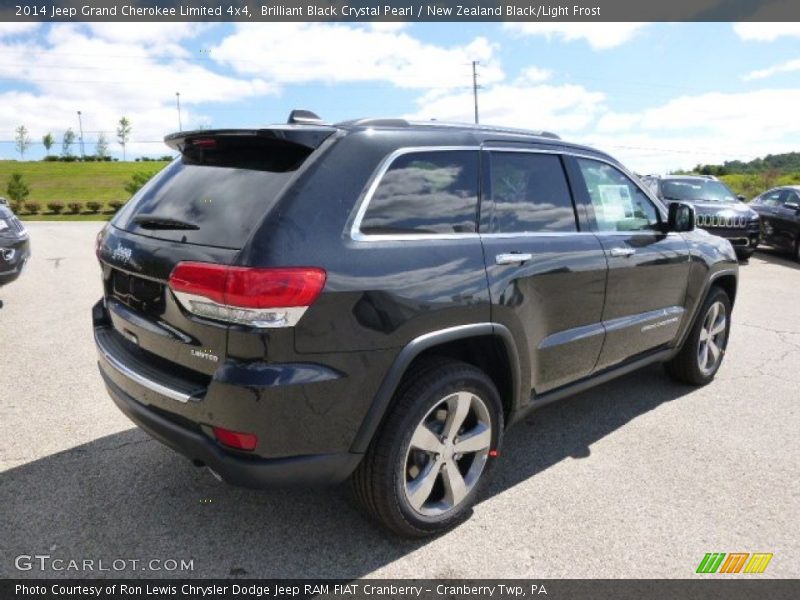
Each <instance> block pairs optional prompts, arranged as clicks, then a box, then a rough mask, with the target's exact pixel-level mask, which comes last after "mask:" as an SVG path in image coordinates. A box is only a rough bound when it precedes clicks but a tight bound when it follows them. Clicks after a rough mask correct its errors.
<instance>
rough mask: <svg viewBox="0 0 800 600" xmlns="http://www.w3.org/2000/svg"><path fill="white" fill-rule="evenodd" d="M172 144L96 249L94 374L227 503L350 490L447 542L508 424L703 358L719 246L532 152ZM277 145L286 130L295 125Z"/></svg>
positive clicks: (392, 140) (678, 211) (722, 301)
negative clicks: (304, 490) (221, 489)
mask: <svg viewBox="0 0 800 600" xmlns="http://www.w3.org/2000/svg"><path fill="white" fill-rule="evenodd" d="M299 120H301V119H296V118H294V119H290V123H289V124H287V125H282V126H275V127H270V128H268V129H258V130H216V131H197V132H190V133H187V132H184V133H179V134H174V135H171V136H168V137H167V138H166V142H167V144H169V146H171V147H172V148H174V149H177V150H178V151H180V157H179V158H178V159H177V160H175V161H174V162H173V163H172V164H171V165H169V166H168V167H166V168H165V169H164V170H163V171H162V172H161V173H160V174H159V175H158V176H156V177H155V178H154V179H153V180H152V181H150V182H149V183H148V184H147V185H146V186H145V187H144V188H143V189H142V190H141V191H140V192H138V193H137V194H136V196H135V197H134V198H133V199H132V200H131V201H130V202H129V203H128V204H127V205H126V206H125V207H124V208H123V209H122V210H121V211H120V212H119V214H117V216H116V217H115V218H114V219H113V221H112V222H111V223H110V225H109V226H107V227H106V228H105V229H104V230H103V231H102V232H101V234H100V235H99V236H98V242H97V255H98V258H99V260H100V263H101V265H102V274H103V282H104V285H105V295H104V298H103V300H102V301H101V302H98V304H97V305H96V306H95V307H94V309H93V317H94V335H95V340H96V343H97V349H98V353H99V365H100V372H101V374H102V376H103V379H104V380H105V383H106V385H107V387H108V390H109V393H110V394H111V397H112V398H113V399H114V402H116V404H117V405H118V406H119V408H120V409H121V410H122V411H123V412H124V413H125V414H127V415H128V416H129V417H130V418H131V419H132V420H133V421H134V422H135V423H137V424H138V425H139V426H140V427H141V428H142V429H144V430H145V431H147V432H148V433H150V434H151V435H152V436H154V437H155V438H157V439H158V440H160V441H162V442H163V443H165V444H167V445H168V446H171V447H172V448H174V449H175V450H177V451H178V452H181V453H183V454H185V455H186V456H188V457H189V458H190V459H192V460H193V461H194V462H195V464H197V465H206V466H208V467H209V468H211V469H212V470H213V471H215V472H216V473H217V474H219V475H220V476H221V477H222V478H223V479H224V480H226V481H228V482H231V483H234V484H240V485H246V486H254V487H263V486H271V485H277V484H283V483H288V482H305V483H332V482H339V481H343V480H345V479H347V478H349V479H350V482H351V484H352V489H353V491H354V495H355V498H356V499H357V501H358V502H359V503H360V505H361V506H362V507H363V509H364V510H365V511H366V512H367V513H368V514H369V515H371V516H372V517H374V518H375V519H377V520H378V521H379V522H382V523H383V524H384V525H386V526H387V527H389V528H390V529H392V530H394V531H395V532H399V533H401V534H404V535H409V536H422V535H427V534H431V533H434V532H437V531H440V530H443V529H446V528H448V527H451V526H453V525H455V524H457V523H458V522H460V521H462V520H463V519H465V518H466V517H467V515H468V514H469V512H470V507H471V505H472V504H473V503H474V502H475V500H476V498H477V497H478V495H479V492H480V488H481V485H482V484H483V483H484V481H485V480H486V476H487V473H488V471H489V470H490V469H491V467H492V463H494V462H496V460H497V456H498V451H499V449H500V447H501V442H502V438H503V432H504V430H505V429H506V427H507V426H509V425H510V424H512V423H514V422H515V421H517V420H519V419H520V417H521V416H522V415H524V414H526V413H527V412H529V411H531V410H533V409H535V408H537V407H540V406H542V405H544V404H546V403H548V402H551V401H553V400H557V399H560V398H563V397H565V396H567V395H569V394H572V393H574V392H577V391H579V390H584V389H586V388H588V387H590V386H592V385H595V384H598V383H601V382H604V381H607V380H609V379H610V378H612V377H615V376H617V375H621V374H623V373H627V372H629V371H632V370H633V369H636V368H639V367H642V366H644V365H646V364H649V363H653V362H656V361H660V362H666V365H667V371H668V372H669V374H671V375H672V376H673V377H675V378H677V379H679V380H681V381H684V382H687V383H689V384H696V385H702V384H705V383H708V382H709V381H711V379H712V378H713V377H714V375H715V373H716V372H717V369H718V368H719V366H720V363H721V361H722V359H723V356H724V352H725V346H726V342H727V340H728V332H729V328H730V322H731V321H730V317H731V307H732V305H733V301H734V297H735V295H736V286H737V262H736V256H735V254H734V251H733V249H732V247H731V245H730V244H729V243H728V242H727V241H726V240H723V239H721V238H719V237H714V236H711V235H709V234H707V233H706V232H704V231H702V230H694V227H693V209H692V208H691V207H689V206H686V205H680V204H676V205H673V206H672V207H671V208H670V209H669V210H667V209H665V207H664V206H663V205H662V204H661V203H660V202H659V201H658V200H657V199H656V198H654V197H653V196H651V195H650V194H649V193H648V192H646V191H645V190H643V189H642V187H641V186H640V185H639V184H638V183H637V181H636V179H635V178H634V177H632V176H631V174H630V173H629V172H628V171H626V170H625V168H624V167H622V165H620V164H619V163H618V162H617V161H616V160H614V159H613V158H611V157H609V156H608V155H606V154H603V153H602V152H598V151H596V150H593V149H591V148H587V147H583V146H578V145H575V144H571V143H567V142H564V141H562V140H560V139H558V138H557V137H556V136H554V135H552V134H547V133H538V134H537V133H530V132H523V131H512V130H503V129H493V128H489V127H472V126H445V125H443V124H437V123H435V122H433V123H409V122H406V121H403V120H394V119H392V120H361V121H350V122H345V123H339V124H337V125H335V126H328V125H322V124H317V123H315V122H313V121H310V120H309V119H305V120H304V121H305V122H304V123H297V122H296V121H299ZM292 121H295V122H292Z"/></svg>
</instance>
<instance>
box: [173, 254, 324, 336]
mask: <svg viewBox="0 0 800 600" xmlns="http://www.w3.org/2000/svg"><path fill="white" fill-rule="evenodd" d="M325 279H326V274H325V271H324V270H323V269H318V268H315V267H281V268H267V269H262V268H253V267H229V266H225V265H215V264H211V263H200V262H181V263H178V264H177V265H176V266H175V268H174V269H173V270H172V274H171V275H170V277H169V287H170V288H171V289H172V291H173V292H174V293H175V297H176V298H177V299H178V301H179V302H180V303H181V305H182V306H183V307H184V308H185V309H186V310H188V311H189V312H191V313H192V314H195V315H198V316H201V317H206V318H209V319H215V320H218V321H226V322H229V323H241V324H243V325H249V326H251V327H262V328H263V327H293V326H294V325H295V324H297V322H298V321H299V320H300V317H302V316H303V314H304V313H305V311H306V310H307V309H308V307H309V306H311V305H312V304H313V303H314V301H315V300H316V299H317V297H318V296H319V294H320V292H322V288H323V287H324V286H325Z"/></svg>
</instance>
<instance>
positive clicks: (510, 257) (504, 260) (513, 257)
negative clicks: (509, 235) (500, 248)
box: [494, 252, 533, 265]
mask: <svg viewBox="0 0 800 600" xmlns="http://www.w3.org/2000/svg"><path fill="white" fill-rule="evenodd" d="M532 258H533V254H531V253H530V252H506V253H505V254H498V255H497V256H496V257H495V259H494V261H495V262H496V263H497V264H498V265H515V264H517V263H524V262H528V261H529V260H531V259H532Z"/></svg>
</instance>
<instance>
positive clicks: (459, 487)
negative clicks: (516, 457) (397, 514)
mask: <svg viewBox="0 0 800 600" xmlns="http://www.w3.org/2000/svg"><path fill="white" fill-rule="evenodd" d="M491 442H492V422H491V417H490V416H489V410H488V409H487V408H486V404H485V403H484V402H483V400H481V399H480V398H479V397H478V396H476V395H475V394H473V393H472V392H468V391H460V392H456V393H455V394H451V395H450V396H447V397H446V398H443V399H442V401H441V402H440V403H438V404H437V405H436V406H434V407H433V408H431V410H430V411H428V413H427V414H426V415H425V416H424V417H423V418H422V420H421V421H420V423H419V425H417V428H416V429H415V430H414V433H413V435H412V436H411V441H410V443H409V446H408V451H407V452H406V468H405V475H406V480H405V493H406V497H407V498H408V502H409V504H410V505H411V506H412V507H413V508H414V510H416V511H417V512H419V513H420V514H423V515H438V514H441V513H443V512H446V511H448V510H451V509H453V508H454V507H456V506H458V505H459V504H460V503H461V502H462V501H463V500H464V498H466V496H467V494H468V493H469V492H470V490H471V489H472V488H473V487H474V486H475V484H476V483H477V481H478V478H479V477H480V476H481V473H482V472H483V467H484V465H485V464H486V459H487V458H488V456H489V448H490V445H491Z"/></svg>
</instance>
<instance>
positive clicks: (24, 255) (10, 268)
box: [0, 201, 30, 287]
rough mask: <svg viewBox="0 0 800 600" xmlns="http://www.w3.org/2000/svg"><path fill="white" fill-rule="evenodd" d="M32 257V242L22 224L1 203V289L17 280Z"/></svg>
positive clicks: (3, 202) (5, 205) (6, 206)
mask: <svg viewBox="0 0 800 600" xmlns="http://www.w3.org/2000/svg"><path fill="white" fill-rule="evenodd" d="M29 257H30V240H29V237H28V232H27V231H26V230H25V227H24V226H23V224H22V222H21V221H20V220H19V219H18V218H17V217H16V216H15V215H14V213H13V212H12V211H11V209H10V208H9V207H8V205H7V204H6V203H5V201H2V202H0V287H1V286H4V285H6V284H8V283H11V282H12V281H14V280H15V279H17V278H18V277H19V276H20V274H21V273H22V271H23V269H24V268H25V263H26V262H27V261H28V258H29Z"/></svg>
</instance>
